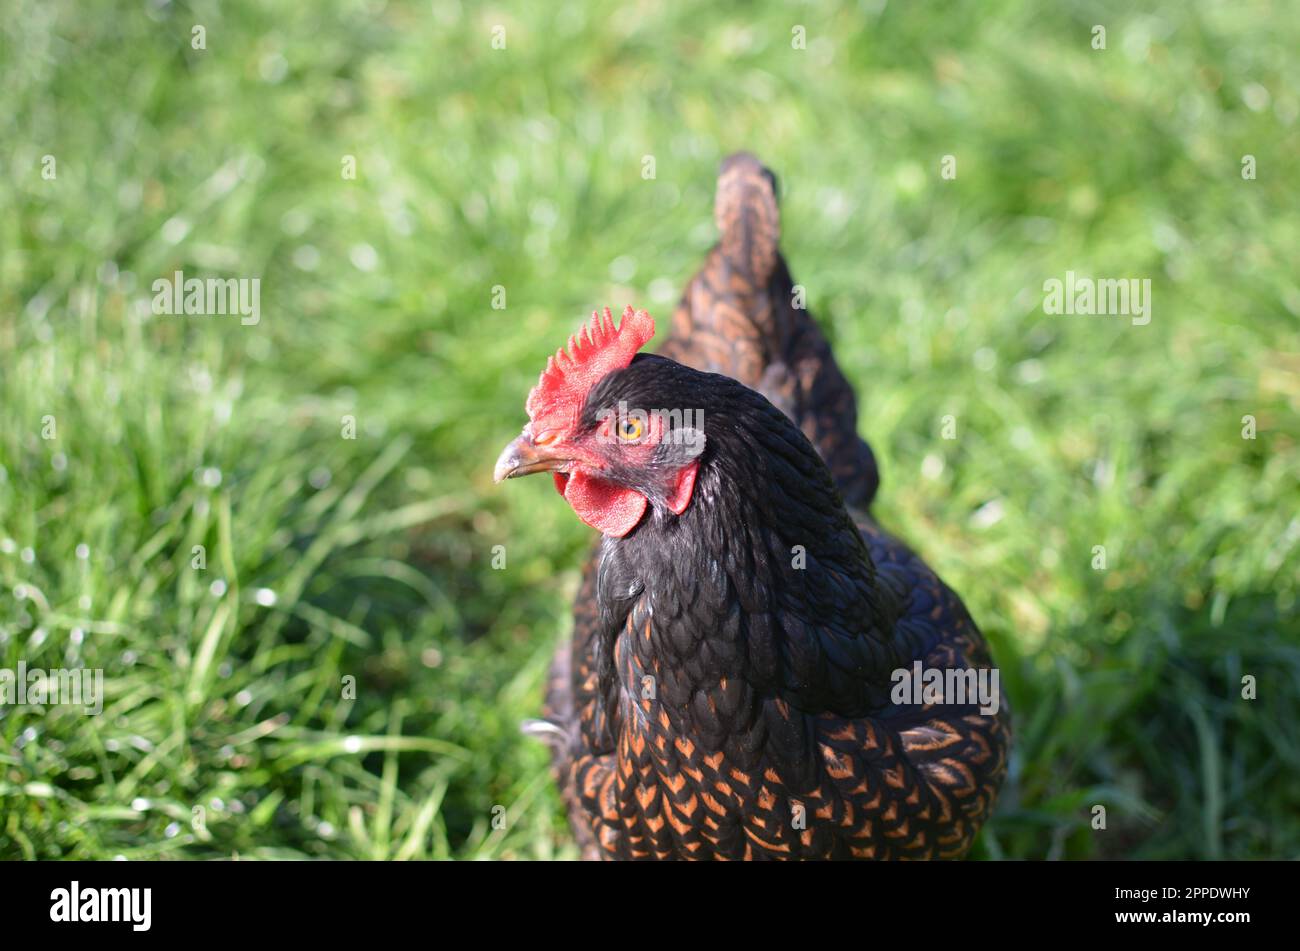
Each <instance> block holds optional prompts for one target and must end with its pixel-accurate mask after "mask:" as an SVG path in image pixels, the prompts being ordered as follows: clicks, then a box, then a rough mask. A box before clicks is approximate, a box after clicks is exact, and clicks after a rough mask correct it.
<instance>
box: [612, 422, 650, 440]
mask: <svg viewBox="0 0 1300 951" xmlns="http://www.w3.org/2000/svg"><path fill="white" fill-rule="evenodd" d="M642 432H644V427H643V426H642V425H641V420H639V419H632V418H626V419H621V420H619V423H618V438H619V439H622V440H623V441H624V442H636V441H637V440H638V439H640V438H641V433H642Z"/></svg>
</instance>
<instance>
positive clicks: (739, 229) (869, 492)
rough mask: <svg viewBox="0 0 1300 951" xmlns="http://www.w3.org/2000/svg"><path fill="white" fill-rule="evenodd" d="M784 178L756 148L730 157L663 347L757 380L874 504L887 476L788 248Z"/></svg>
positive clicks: (863, 502)
mask: <svg viewBox="0 0 1300 951" xmlns="http://www.w3.org/2000/svg"><path fill="white" fill-rule="evenodd" d="M777 193H778V189H777V180H776V176H775V175H773V174H772V172H771V171H769V170H768V169H767V168H766V167H764V165H763V164H762V162H760V161H759V160H758V159H757V158H755V157H754V156H753V155H751V154H749V153H748V152H737V153H735V154H734V155H729V156H728V157H727V158H726V159H724V160H723V162H722V166H721V168H720V169H719V172H718V187H717V194H716V198H715V199H714V219H715V221H716V222H717V225H718V232H719V239H718V243H717V245H715V246H714V248H713V250H712V251H710V252H709V256H708V258H707V259H706V260H705V262H704V266H703V267H701V268H700V270H699V271H698V272H696V274H695V276H694V277H692V278H691V280H690V283H689V284H687V286H686V290H685V292H684V293H683V294H682V299H681V302H680V303H679V304H678V305H677V310H676V312H675V313H674V315H673V326H672V334H671V335H670V336H669V338H668V340H667V341H666V342H665V343H664V345H663V347H661V348H660V351H659V352H660V353H662V354H663V355H664V356H666V357H670V358H671V359H674V360H676V361H678V362H679V363H684V364H686V365H687V366H692V367H695V368H696V369H698V370H705V371H707V372H710V373H722V374H725V375H727V376H730V377H732V378H733V379H736V380H739V381H740V382H741V383H744V384H745V385H746V386H748V387H751V388H753V389H756V390H758V391H759V392H760V393H762V394H763V395H764V396H766V397H767V398H768V399H769V400H771V401H772V403H774V404H775V405H776V406H778V407H779V408H780V409H781V410H782V411H783V412H784V413H785V414H786V415H787V416H789V417H790V418H791V419H792V420H794V422H795V423H796V424H797V425H798V426H799V428H800V429H802V430H803V432H804V435H806V436H807V437H808V439H809V440H810V441H811V442H812V444H813V445H814V446H816V447H817V451H818V452H819V453H821V456H822V458H823V459H824V460H825V461H826V464H827V465H828V466H829V467H830V470H831V475H832V476H833V477H834V478H835V482H836V485H837V486H838V487H839V489H840V493H841V495H843V497H844V501H845V502H846V503H848V504H849V505H850V506H853V507H855V508H859V509H864V510H865V509H866V508H867V507H869V506H870V504H871V500H872V498H874V496H875V494H876V489H877V488H878V486H879V483H880V478H879V475H878V472H877V469H876V460H875V457H874V456H873V455H872V452H871V449H870V447H869V446H868V445H867V444H866V443H865V442H864V441H863V440H862V439H861V438H860V437H859V436H858V433H857V424H858V409H857V399H856V398H855V396H854V394H853V389H852V388H851V387H850V386H849V383H848V381H847V380H846V379H845V378H844V374H843V373H841V372H840V368H839V365H838V364H837V363H836V362H835V357H834V355H833V354H832V353H831V348H830V344H829V343H828V342H827V340H826V337H825V335H824V334H823V333H822V331H821V328H820V327H818V325H817V322H816V321H815V320H814V319H813V317H812V315H811V314H810V313H809V312H808V310H807V306H806V303H805V297H806V291H805V289H804V288H802V287H799V286H797V285H795V283H794V281H793V279H792V278H791V276H790V271H789V269H788V268H787V267H786V263H785V259H784V258H783V257H782V255H781V250H780V237H781V217H780V209H779V207H778V204H777Z"/></svg>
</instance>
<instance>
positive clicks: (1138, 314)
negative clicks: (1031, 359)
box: [1043, 271, 1151, 327]
mask: <svg viewBox="0 0 1300 951" xmlns="http://www.w3.org/2000/svg"><path fill="white" fill-rule="evenodd" d="M1043 313H1045V314H1065V315H1067V316H1073V315H1075V314H1083V315H1088V316H1094V317H1131V318H1132V320H1133V326H1135V327H1145V326H1146V325H1147V324H1149V323H1151V278H1149V277H1144V278H1142V279H1140V280H1139V279H1138V278H1136V277H1120V278H1102V279H1100V280H1096V279H1093V278H1091V277H1078V276H1076V275H1075V273H1074V272H1073V271H1066V272H1065V280H1064V281H1062V280H1060V279H1059V278H1055V277H1050V278H1048V279H1047V280H1046V281H1044V282H1043Z"/></svg>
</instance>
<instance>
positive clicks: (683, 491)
mask: <svg viewBox="0 0 1300 951" xmlns="http://www.w3.org/2000/svg"><path fill="white" fill-rule="evenodd" d="M699 471H700V462H699V460H698V459H697V460H695V461H694V462H692V463H690V464H689V465H687V466H683V467H682V468H681V469H678V470H677V475H676V476H675V477H674V480H673V487H672V491H670V492H669V493H668V508H669V509H670V510H671V511H672V513H673V514H674V515H681V514H682V513H683V512H685V511H686V507H687V506H688V505H690V504H691V496H692V495H694V494H695V476H696V473H698V472H699Z"/></svg>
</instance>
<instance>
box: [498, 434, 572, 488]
mask: <svg viewBox="0 0 1300 951" xmlns="http://www.w3.org/2000/svg"><path fill="white" fill-rule="evenodd" d="M556 450H559V451H556ZM572 461H573V459H572V458H571V457H569V456H566V455H564V453H563V450H560V447H558V446H556V447H551V446H539V445H537V444H536V443H534V442H533V439H532V437H531V436H530V435H528V433H523V434H521V435H520V436H519V437H518V438H517V439H516V440H515V441H514V442H512V443H511V444H510V445H508V446H506V448H505V449H503V450H501V455H500V456H498V457H497V464H496V468H495V469H493V470H492V481H493V482H500V481H502V480H503V479H513V478H515V477H516V476H526V475H532V474H533V473H534V472H545V471H547V470H550V471H552V472H554V471H555V470H556V469H560V468H563V467H564V466H566V465H568V464H569V463H570V462H572Z"/></svg>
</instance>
